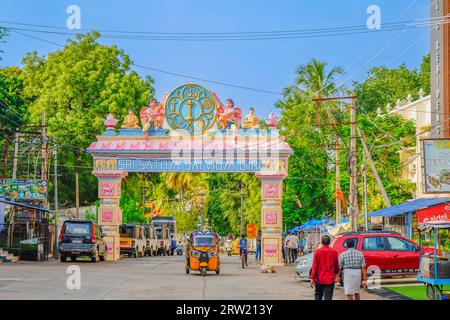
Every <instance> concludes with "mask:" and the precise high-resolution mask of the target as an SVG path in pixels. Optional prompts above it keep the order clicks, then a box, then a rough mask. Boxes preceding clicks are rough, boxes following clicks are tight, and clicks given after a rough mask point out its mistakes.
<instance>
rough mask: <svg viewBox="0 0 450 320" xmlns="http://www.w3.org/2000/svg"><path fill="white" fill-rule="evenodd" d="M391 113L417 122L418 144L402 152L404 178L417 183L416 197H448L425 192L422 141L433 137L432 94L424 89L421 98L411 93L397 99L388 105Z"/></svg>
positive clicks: (388, 110) (420, 94) (420, 93)
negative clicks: (428, 93)
mask: <svg viewBox="0 0 450 320" xmlns="http://www.w3.org/2000/svg"><path fill="white" fill-rule="evenodd" d="M387 112H388V113H389V114H399V115H401V116H402V117H404V118H405V119H408V120H413V121H414V122H415V123H416V146H415V147H411V148H405V149H403V150H402V151H401V152H400V158H401V161H402V163H403V170H402V178H403V179H408V180H410V181H412V182H414V183H415V184H416V192H415V197H414V198H415V199H419V198H435V197H448V196H450V194H441V195H435V194H424V193H423V170H422V159H421V152H422V143H421V139H428V138H431V133H432V124H431V118H432V117H431V115H432V112H431V96H424V95H423V90H420V92H419V99H418V100H416V101H413V99H412V97H411V95H409V96H408V97H407V99H406V100H403V101H400V100H398V101H397V105H396V106H395V107H394V108H392V107H391V106H390V105H388V106H387Z"/></svg>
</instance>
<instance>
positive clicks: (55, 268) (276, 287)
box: [0, 256, 380, 300]
mask: <svg viewBox="0 0 450 320" xmlns="http://www.w3.org/2000/svg"><path fill="white" fill-rule="evenodd" d="M252 258H253V257H249V259H250V260H252V261H251V262H250V265H249V268H247V269H244V270H242V269H241V267H240V261H239V257H237V256H233V257H226V256H225V257H222V269H221V274H220V275H216V274H215V273H214V272H212V273H208V275H207V276H206V277H201V276H200V274H199V273H191V274H189V275H187V274H185V271H184V267H183V266H184V265H183V263H184V258H183V257H180V256H171V257H145V258H134V259H133V258H128V259H123V260H120V261H118V262H101V263H98V264H93V263H90V262H77V263H76V265H78V266H79V267H80V270H81V289H80V290H76V289H75V290H69V289H67V286H66V280H67V278H68V277H69V274H66V269H67V267H68V266H70V265H73V263H71V262H68V263H60V262H57V261H51V262H18V263H16V264H1V265H0V300H4V299H183V300H190V299H262V300H265V299H305V300H308V299H312V298H313V290H312V289H310V288H309V286H308V283H305V282H299V281H298V280H296V279H295V272H294V268H293V266H292V265H291V266H286V267H280V268H277V273H261V272H260V271H259V267H258V265H257V264H256V263H254V262H253V259H252ZM335 298H336V299H343V298H344V294H343V290H342V288H340V287H339V288H337V290H336V292H335ZM363 299H380V297H378V296H376V295H373V294H369V293H366V292H365V293H364V294H363Z"/></svg>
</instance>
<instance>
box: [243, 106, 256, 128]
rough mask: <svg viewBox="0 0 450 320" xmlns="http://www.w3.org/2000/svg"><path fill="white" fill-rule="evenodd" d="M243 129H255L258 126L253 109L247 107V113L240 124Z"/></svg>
mask: <svg viewBox="0 0 450 320" xmlns="http://www.w3.org/2000/svg"><path fill="white" fill-rule="evenodd" d="M242 127H243V128H244V129H256V128H259V118H258V116H257V115H256V114H255V109H254V108H250V109H248V114H247V115H246V116H245V118H244V125H243V126H242Z"/></svg>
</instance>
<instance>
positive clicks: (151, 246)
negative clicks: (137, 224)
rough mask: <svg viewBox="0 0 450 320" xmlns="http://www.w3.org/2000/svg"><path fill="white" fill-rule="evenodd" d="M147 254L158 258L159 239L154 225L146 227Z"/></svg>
mask: <svg viewBox="0 0 450 320" xmlns="http://www.w3.org/2000/svg"><path fill="white" fill-rule="evenodd" d="M145 239H146V246H145V254H146V255H148V256H156V255H157V254H158V239H156V232H155V227H153V225H152V224H147V225H145Z"/></svg>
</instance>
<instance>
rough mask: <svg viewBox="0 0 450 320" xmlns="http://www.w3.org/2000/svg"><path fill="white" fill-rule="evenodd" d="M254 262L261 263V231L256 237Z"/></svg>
mask: <svg viewBox="0 0 450 320" xmlns="http://www.w3.org/2000/svg"><path fill="white" fill-rule="evenodd" d="M256 261H261V231H258V236H257V237H256Z"/></svg>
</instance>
